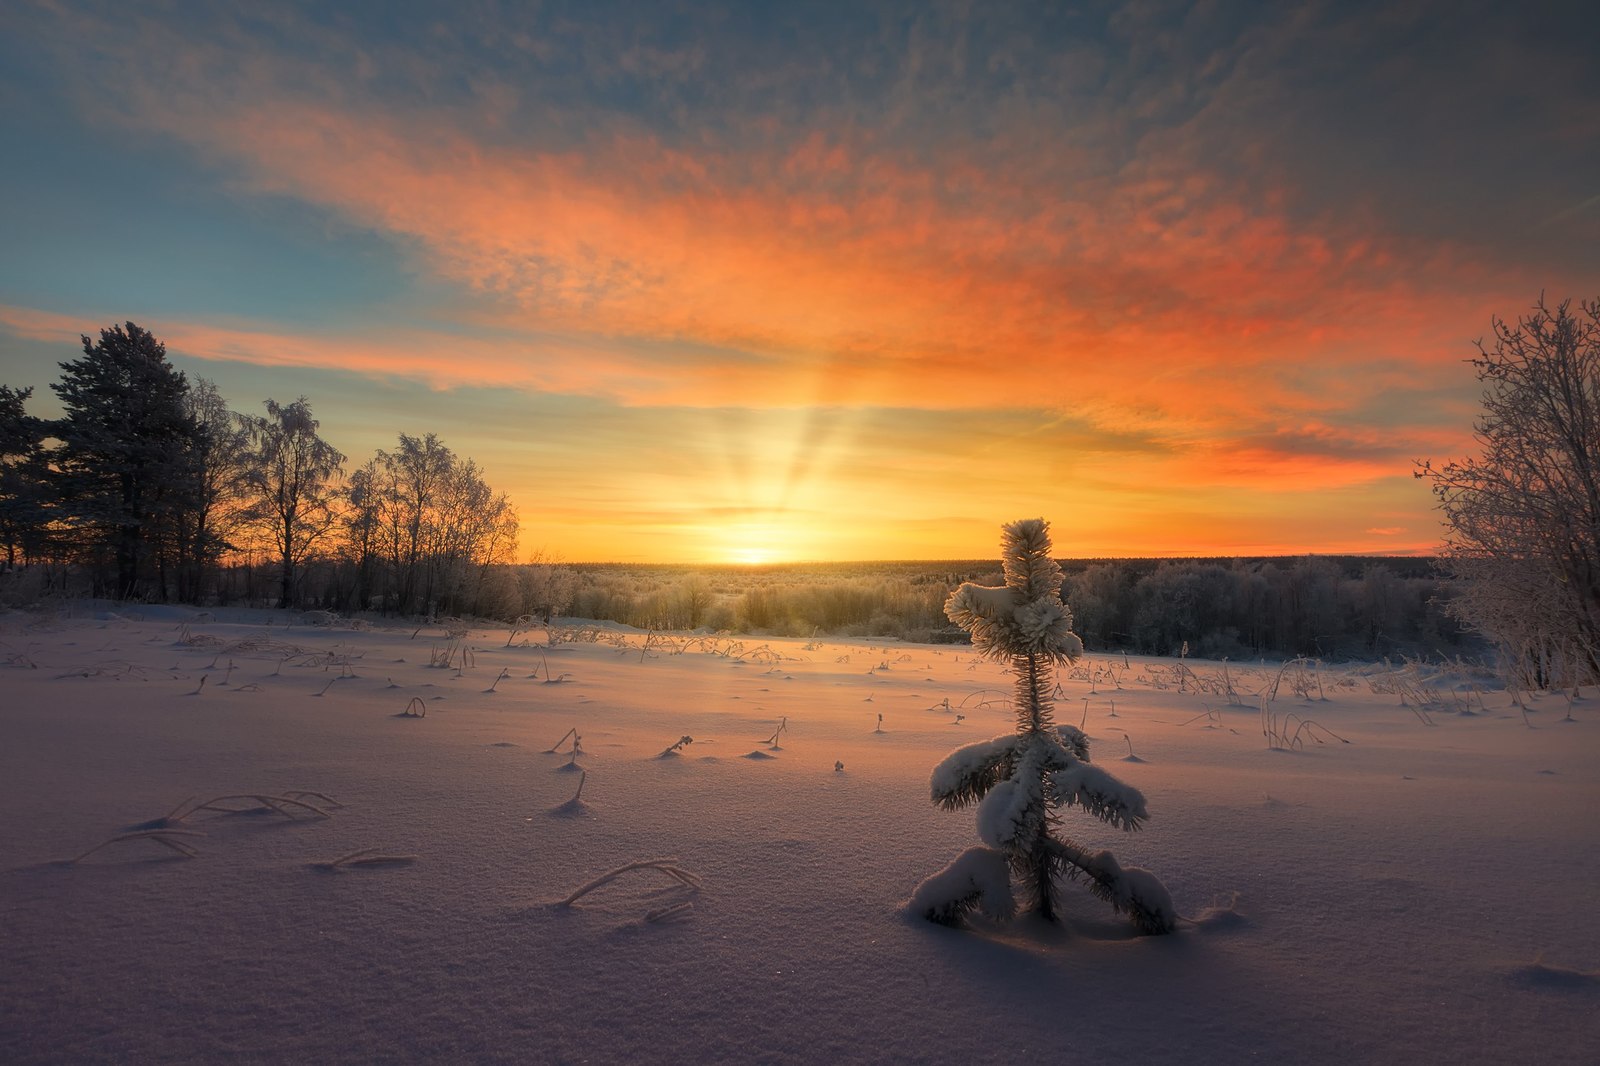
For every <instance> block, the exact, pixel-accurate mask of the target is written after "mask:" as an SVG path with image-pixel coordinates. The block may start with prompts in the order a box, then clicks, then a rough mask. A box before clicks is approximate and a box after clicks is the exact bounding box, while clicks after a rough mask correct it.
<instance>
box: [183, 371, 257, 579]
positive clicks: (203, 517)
mask: <svg viewBox="0 0 1600 1066" xmlns="http://www.w3.org/2000/svg"><path fill="white" fill-rule="evenodd" d="M183 410H184V413H185V414H186V415H187V416H188V417H189V418H190V419H191V420H192V421H193V422H194V424H195V434H194V438H193V440H192V442H191V444H190V447H189V449H188V452H187V454H186V456H185V462H184V464H183V474H184V476H185V478H186V479H187V482H188V489H189V491H188V496H187V498H188V506H187V507H186V508H184V509H183V510H182V511H181V512H179V514H178V515H177V516H176V521H175V523H174V525H175V530H176V541H177V558H178V599H180V600H183V601H185V602H188V603H196V602H199V600H200V599H201V597H202V594H203V591H204V586H205V582H206V574H207V572H208V571H209V570H210V569H211V567H212V566H213V565H214V564H215V563H216V562H217V560H218V559H219V558H220V557H221V556H222V554H223V553H224V552H226V551H228V550H229V549H230V548H232V547H233V546H234V545H233V536H234V533H235V530H236V529H237V527H238V525H239V523H240V521H241V520H242V519H243V517H244V495H245V474H246V471H247V469H248V465H249V464H248V453H249V444H250V441H249V434H248V433H247V430H246V421H245V420H244V419H243V418H241V417H240V416H239V415H237V414H235V413H234V412H233V411H230V410H229V409H228V404H227V401H226V400H224V399H223V398H222V394H221V393H219V392H218V391H217V386H216V385H215V384H214V383H213V382H211V381H209V380H207V379H205V378H195V379H194V384H192V385H191V386H190V387H189V391H188V392H187V393H186V394H185V395H184V398H183Z"/></svg>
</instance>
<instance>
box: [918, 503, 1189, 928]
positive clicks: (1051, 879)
mask: <svg viewBox="0 0 1600 1066" xmlns="http://www.w3.org/2000/svg"><path fill="white" fill-rule="evenodd" d="M1001 559H1002V562H1003V563H1004V566H1005V577H1006V583H1005V585H1004V586H1002V587H1000V588H987V587H985V586H982V585H974V584H971V583H966V584H963V585H962V586H961V587H960V588H958V589H956V590H955V592H953V593H951V595H950V598H949V600H948V601H947V602H946V603H945V607H944V610H945V614H946V615H948V616H949V618H950V620H951V621H952V622H954V623H955V624H956V625H958V626H960V627H961V628H963V629H965V630H967V631H968V632H970V633H971V634H972V646H973V648H974V649H976V650H977V651H978V652H980V653H981V654H983V655H984V656H986V657H988V658H991V659H998V660H1001V661H1004V662H1009V663H1010V664H1011V669H1012V672H1013V674H1014V675H1015V684H1016V710H1017V731H1016V733H1015V735H1012V736H1004V737H996V738H995V739H993V740H985V741H981V742H979V743H977V744H968V745H967V746H966V747H964V748H960V749H958V750H956V751H954V752H951V753H950V755H949V756H948V757H947V758H946V759H945V760H944V761H943V762H941V763H940V764H939V765H938V766H937V767H935V768H934V771H933V777H932V780H931V782H930V784H931V787H932V793H933V801H934V802H935V803H937V804H939V805H940V806H943V807H946V808H948V809H952V810H953V809H955V808H958V807H966V806H969V805H971V804H974V803H975V804H977V805H978V835H979V837H981V838H982V839H983V844H982V845H979V846H975V847H972V848H968V849H967V850H966V851H964V852H962V853H961V855H959V856H958V857H957V858H956V860H955V861H954V862H952V863H951V864H950V865H949V866H948V867H946V868H945V869H944V870H942V871H940V872H939V873H937V874H935V875H933V876H932V877H930V878H928V879H927V880H926V881H924V882H922V884H920V885H918V886H917V890H916V892H915V893H913V894H912V897H911V902H910V907H911V910H912V911H913V912H914V913H916V914H919V915H921V916H922V917H924V918H927V919H928V920H929V921H933V922H939V923H942V924H946V925H953V924H955V923H957V922H959V921H960V920H961V918H962V917H963V916H964V915H965V914H966V913H967V912H969V911H971V910H973V909H977V910H978V911H980V912H981V913H983V914H985V915H987V916H989V917H991V918H997V919H1003V918H1010V917H1012V916H1013V915H1014V914H1015V913H1016V910H1017V901H1016V897H1015V896H1014V895H1013V893H1012V882H1013V879H1014V880H1015V881H1016V883H1017V884H1018V885H1020V887H1021V888H1022V894H1023V900H1024V903H1025V904H1026V906H1027V907H1028V909H1030V910H1032V911H1034V912H1036V913H1038V914H1039V915H1040V916H1041V917H1043V918H1045V919H1046V920H1050V921H1054V920H1055V916H1056V914H1055V889H1056V883H1057V880H1058V879H1059V878H1062V877H1065V878H1068V879H1074V880H1076V879H1083V880H1086V881H1087V882H1088V887H1089V890H1090V891H1091V892H1093V893H1094V894H1095V895H1097V896H1099V897H1100V898H1101V899H1104V900H1105V901H1107V902H1108V903H1110V904H1111V905H1112V906H1113V907H1115V908H1116V909H1117V910H1119V911H1121V912H1123V913H1125V914H1127V915H1128V916H1129V917H1130V918H1131V919H1132V920H1133V922H1134V924H1135V925H1137V926H1138V927H1139V929H1140V930H1141V931H1142V932H1145V933H1168V932H1171V931H1172V929H1173V927H1174V925H1175V924H1176V922H1177V915H1176V912H1175V911H1174V910H1173V907H1172V897H1171V896H1170V895H1168V893H1167V890H1166V887H1165V886H1164V885H1162V883H1161V882H1160V881H1159V880H1158V879H1157V878H1156V877H1155V875H1154V874H1152V873H1150V871H1148V870H1143V869H1139V868H1138V867H1132V866H1130V867H1127V868H1124V867H1123V866H1121V865H1120V864H1119V863H1118V862H1117V860H1116V858H1115V857H1114V856H1113V855H1112V854H1111V853H1110V852H1109V851H1089V850H1088V849H1086V848H1083V847H1081V846H1079V845H1078V844H1075V843H1073V842H1072V841H1071V840H1069V839H1067V838H1065V837H1057V836H1055V835H1054V834H1053V833H1051V829H1052V827H1053V826H1055V825H1056V823H1057V822H1059V821H1060V819H1059V818H1058V817H1057V816H1056V815H1055V814H1054V811H1055V810H1057V809H1058V808H1061V807H1068V806H1077V807H1081V808H1083V809H1084V810H1085V811H1087V812H1088V813H1089V814H1092V815H1094V816H1095V817H1097V818H1099V819H1101V820H1102V821H1105V822H1109V823H1110V824H1112V825H1115V826H1118V827H1120V828H1122V829H1124V830H1133V829H1137V828H1139V826H1140V824H1141V823H1142V822H1143V821H1144V820H1145V818H1147V817H1148V814H1147V813H1146V811H1145V802H1144V796H1142V795H1141V794H1140V793H1139V791H1138V790H1137V789H1134V788H1130V787H1129V786H1127V785H1124V784H1123V783H1122V782H1120V781H1118V780H1117V779H1116V778H1114V777H1112V776H1111V775H1110V774H1108V773H1106V772H1105V771H1104V770H1102V769H1100V768H1099V767H1097V766H1092V765H1090V763H1089V738H1088V737H1087V736H1085V735H1084V733H1083V731H1082V730H1079V729H1077V728H1076V727H1074V726H1070V725H1056V724H1054V723H1053V722H1052V720H1051V710H1052V699H1051V697H1052V694H1053V692H1054V691H1055V681H1054V674H1055V668H1056V667H1057V666H1058V665H1060V664H1062V663H1068V662H1072V661H1074V660H1076V659H1077V658H1078V657H1079V656H1081V655H1082V654H1083V641H1081V640H1079V639H1078V636H1077V634H1075V633H1073V632H1072V615H1071V613H1070V612H1069V611H1068V609H1067V606H1066V604H1064V603H1062V602H1061V568H1060V567H1059V566H1057V565H1056V564H1055V561H1054V560H1052V559H1051V558H1050V524H1049V523H1048V522H1045V521H1044V520H1043V519H1038V518H1031V519H1024V520H1021V521H1017V522H1012V523H1009V524H1008V525H1006V526H1004V527H1003V536H1002V538H1001Z"/></svg>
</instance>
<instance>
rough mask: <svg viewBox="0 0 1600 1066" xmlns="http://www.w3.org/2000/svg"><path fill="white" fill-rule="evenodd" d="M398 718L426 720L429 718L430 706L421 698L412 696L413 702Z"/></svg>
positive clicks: (407, 705)
mask: <svg viewBox="0 0 1600 1066" xmlns="http://www.w3.org/2000/svg"><path fill="white" fill-rule="evenodd" d="M397 717H400V718H426V717H428V705H427V704H426V703H424V702H423V700H422V697H421V696H412V697H411V702H410V703H408V704H406V709H405V710H403V711H401V712H400V713H399V715H397Z"/></svg>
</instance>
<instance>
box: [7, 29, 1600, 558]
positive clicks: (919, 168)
mask: <svg viewBox="0 0 1600 1066" xmlns="http://www.w3.org/2000/svg"><path fill="white" fill-rule="evenodd" d="M1594 41H1595V36H1594V32H1593V8H1592V6H1591V5H1590V4H1588V3H1577V2H1574V3H1566V4H1556V3H1540V2H1524V3H1514V4H1512V3H1474V2H1471V0H1467V2H1438V3H1411V4H1407V3H1403V2H1402V3H1392V2H1379V3H1370V4H1368V3H1349V2H1329V3H1307V4H1278V3H1261V4H1243V3H1199V4H1179V3H1163V2H1159V0H1150V2H1129V3H1104V4H1100V3H1093V4H1060V3H1040V4H1024V3H997V4H954V3H953V4H940V3H922V2H907V3H875V2H865V0H858V2H852V3H837V4H834V3H828V4H808V3H794V4H758V3H727V4H718V5H711V4H688V3H685V4H672V3H649V2H645V3H597V2H575V3H544V4H532V3H528V4H524V3H510V2H508V3H504V4H496V3H489V2H483V3H461V4H443V3H437V4H429V3H422V2H404V3H400V2H396V3H390V2H381V0H374V2H371V3H365V4H356V3H339V4H329V3H322V2H308V3H303V4H300V3H285V2H276V0H261V2H257V3H251V4H243V3H241V4H236V5H227V4H189V3H180V2H172V3H138V4H130V3H126V2H122V0H108V2H106V3H74V2H69V0H59V2H56V0H38V2H34V0H11V2H8V3H5V4H4V5H3V7H0V145H3V146H4V149H3V151H0V156H3V158H4V165H3V166H0V204H3V207H0V382H4V383H7V384H11V385H15V386H19V387H20V386H29V385H31V386H33V387H34V388H35V396H34V400H33V402H32V408H31V409H32V410H33V411H34V412H35V413H39V414H45V415H53V414H55V413H57V412H58V410H59V409H58V408H57V407H56V406H55V401H54V396H53V394H51V393H50V389H49V386H50V384H51V383H52V382H54V381H55V380H56V379H57V377H58V370H57V366H56V364H57V363H59V362H61V361H63V360H67V359H71V358H74V357H75V356H76V355H77V354H79V342H78V340H77V338H78V335H79V334H80V333H89V334H91V335H93V334H95V333H97V331H98V330H99V329H100V328H102V327H104V326H107V325H110V324H112V323H115V322H120V321H124V320H128V319H131V320H133V321H135V322H137V323H138V324H139V325H141V326H143V327H145V328H148V329H150V330H152V331H153V332H154V333H155V334H156V335H157V336H158V337H159V338H161V339H162V340H164V341H165V342H166V343H167V345H168V349H169V352H170V354H171V356H172V358H173V362H174V363H175V364H176V365H177V366H178V367H180V368H181V369H183V370H184V371H185V372H186V373H188V374H189V375H190V376H191V377H194V376H200V377H206V378H210V379H211V380H213V381H215V382H216V383H217V385H218V387H219V389H220V390H221V391H222V393H223V395H224V396H225V397H227V399H228V400H229V402H230V404H231V405H232V406H233V407H234V408H235V409H236V410H241V411H248V412H252V413H257V412H259V411H260V409H261V408H260V404H261V401H262V400H264V399H266V398H267V397H273V398H276V399H278V400H280V401H288V400H291V399H293V398H295V397H296V396H298V395H302V394H303V395H305V396H307V397H309V399H310V400H311V403H312V406H313V408H314V410H315V412H316V414H317V416H318V417H319V418H320V419H321V421H322V429H323V435H324V436H325V437H326V438H327V439H328V440H329V441H330V442H332V443H333V444H334V445H335V446H337V447H338V448H340V449H341V450H342V451H343V452H345V453H346V454H347V455H348V456H349V457H350V466H351V467H352V468H353V467H354V466H356V465H359V464H360V463H362V462H364V461H365V460H366V459H367V458H369V457H370V456H371V455H372V453H373V451H374V450H375V449H377V448H380V447H392V446H393V444H394V441H395V437H396V435H397V434H398V433H400V432H407V433H411V434H422V433H427V432H434V433H437V434H439V436H440V437H442V438H443V439H444V441H445V443H446V444H447V445H449V446H450V447H451V448H452V449H454V450H455V451H456V452H457V453H458V454H460V455H463V456H469V457H471V458H474V459H476V460H477V461H478V462H479V463H480V465H481V466H482V467H483V468H484V470H485V473H486V475H487V478H488V480H489V482H490V483H491V484H492V485H493V486H495V487H496V488H497V489H502V490H505V491H507V492H509V493H510V494H511V496H512V497H513V499H514V500H515V502H516V503H517V505H518V508H519V510H520V513H521V517H522V523H523V532H522V547H523V551H524V554H527V553H529V552H532V551H535V550H543V551H544V552H545V553H546V554H547V555H552V556H556V557H560V558H564V559H567V560H572V561H584V560H617V561H663V562H665V561H766V560H788V559H881V558H950V557H963V558H966V557H984V556H989V555H991V554H992V553H993V551H994V549H995V545H996V543H997V540H998V526H999V524H1000V523H1001V522H1002V521H1005V520H1009V519H1013V518H1019V517H1031V516H1034V515H1043V516H1044V517H1046V518H1048V519H1050V520H1051V521H1052V522H1053V526H1054V530H1053V532H1054V539H1055V543H1056V548H1057V552H1058V554H1060V555H1062V556H1064V557H1066V556H1131V555H1174V554H1190V555H1193V554H1203V555H1213V554H1220V555H1242V554H1250V555H1255V554H1280V553H1298V552H1306V551H1315V552H1324V553H1334V552H1426V551H1428V550H1430V549H1431V548H1432V547H1433V546H1434V545H1435V544H1436V543H1437V542H1438V540H1439V537H1440V529H1439V524H1438V520H1437V517H1436V515H1435V513H1434V511H1433V509H1432V506H1431V501H1430V498H1429V495H1428V491H1427V487H1426V485H1425V484H1423V483H1421V482H1418V481H1416V480H1415V479H1413V478H1412V476H1411V471H1412V461H1413V460H1414V459H1418V458H1424V457H1427V458H1433V459H1435V460H1439V459H1444V458H1451V457H1456V456H1460V455H1463V454H1466V453H1467V452H1468V451H1469V450H1470V448H1471V424H1472V419H1473V417H1474V415H1475V413H1476V411H1477V407H1478V403H1477V400H1478V386H1477V383H1476V381H1475V379H1474V377H1473V372H1472V368H1471V366H1470V365H1468V364H1467V363H1466V362H1465V360H1466V359H1468V358H1469V357H1470V356H1471V355H1473V354H1474V350H1473V347H1472V342H1473V341H1474V340H1475V339H1477V338H1480V337H1483V336H1485V335H1487V334H1488V333H1489V331H1490V322H1491V316H1493V315H1496V314H1498V315H1501V316H1503V317H1507V318H1512V319H1514V318H1516V317H1517V316H1518V315H1520V314H1523V313H1525V312H1526V311H1527V309H1528V307H1529V306H1530V305H1531V304H1532V302H1533V301H1534V300H1535V299H1536V298H1537V297H1538V296H1539V294H1540V292H1541V291H1543V292H1545V293H1547V294H1548V295H1549V296H1550V297H1551V298H1552V300H1559V299H1563V298H1566V297H1572V298H1574V299H1577V298H1589V299H1593V298H1595V297H1597V296H1600V64H1597V63H1596V62H1595V56H1594V52H1593V49H1594Z"/></svg>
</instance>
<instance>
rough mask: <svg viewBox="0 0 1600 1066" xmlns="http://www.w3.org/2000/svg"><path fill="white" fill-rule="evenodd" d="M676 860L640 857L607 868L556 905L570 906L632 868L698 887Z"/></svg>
mask: <svg viewBox="0 0 1600 1066" xmlns="http://www.w3.org/2000/svg"><path fill="white" fill-rule="evenodd" d="M677 861H678V860H677V859H642V860H640V861H639V862H630V863H628V864H627V865H625V866H619V867H617V868H616V869H615V870H608V871H607V872H605V873H603V874H601V875H600V876H599V877H597V878H595V879H594V880H593V881H590V882H588V883H587V884H584V885H580V886H578V888H577V889H576V890H575V891H574V892H573V893H572V895H570V896H568V897H567V898H566V899H563V900H560V901H559V902H557V904H556V906H558V907H570V906H572V905H573V904H574V903H576V902H577V901H578V900H580V899H582V898H583V897H584V896H587V895H588V894H589V893H591V892H593V891H594V890H595V889H597V888H602V887H604V886H606V885H609V884H610V883H611V882H613V881H615V880H616V879H617V878H619V877H621V876H622V875H623V874H626V873H631V872H632V871H634V870H656V871H659V872H660V873H663V874H665V875H666V876H668V877H670V878H672V879H673V880H674V881H676V882H678V883H679V884H680V885H684V886H685V887H687V888H691V889H698V888H699V887H700V879H699V878H698V877H696V876H695V875H694V874H692V873H690V872H689V871H688V870H685V869H683V868H682V867H681V866H678V865H676V864H677Z"/></svg>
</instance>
